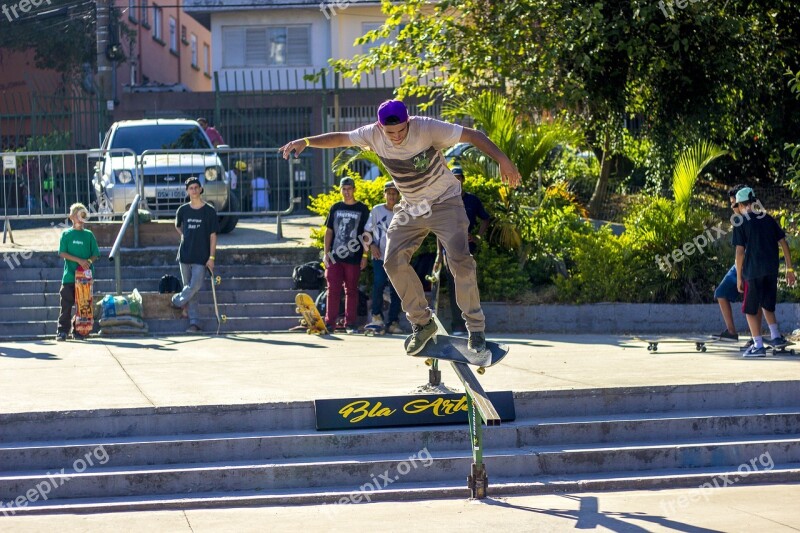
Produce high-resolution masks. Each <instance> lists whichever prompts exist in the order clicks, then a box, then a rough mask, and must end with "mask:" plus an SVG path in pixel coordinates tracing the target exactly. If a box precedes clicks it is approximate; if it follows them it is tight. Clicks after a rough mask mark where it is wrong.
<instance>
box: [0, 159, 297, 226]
mask: <svg viewBox="0 0 800 533" xmlns="http://www.w3.org/2000/svg"><path fill="white" fill-rule="evenodd" d="M3 163H4V165H3V166H4V169H3V173H2V175H0V176H2V179H1V180H0V187H1V188H2V190H0V210H1V211H0V212H2V216H3V217H4V219H5V228H6V229H7V230H8V231H10V221H11V220H15V219H63V218H66V217H67V216H69V206H70V205H71V204H73V203H75V202H82V203H84V204H85V205H86V206H87V209H88V210H89V215H90V216H91V217H96V219H97V220H111V219H113V218H115V217H116V218H119V217H122V216H123V215H124V214H125V213H126V212H127V211H128V210H129V208H130V206H131V205H132V203H133V199H134V198H135V197H136V196H137V195H138V196H139V207H140V208H142V209H145V210H147V211H149V212H150V213H151V215H152V216H153V218H164V217H172V216H174V215H175V212H176V211H177V209H178V207H179V206H180V205H181V204H183V203H185V202H186V201H188V198H187V197H186V189H185V186H184V182H185V181H186V179H187V178H189V177H190V176H195V177H198V178H200V180H201V182H202V183H203V186H204V199H205V200H206V201H208V202H209V203H211V204H212V205H213V206H214V207H215V209H216V210H217V212H218V213H219V215H220V217H221V219H220V223H221V224H222V225H223V226H224V227H222V228H221V231H222V232H223V233H225V232H227V231H230V230H231V229H233V227H234V226H235V224H236V222H237V220H238V218H239V217H243V216H275V217H277V225H278V237H279V238H280V237H281V236H282V235H281V217H282V216H286V215H289V214H291V213H292V212H293V211H294V209H295V206H296V205H297V204H298V203H299V202H301V201H302V199H299V198H296V197H295V194H296V191H301V193H302V192H310V187H309V186H308V184H309V183H310V176H309V175H308V171H307V170H306V168H307V164H306V162H305V161H302V160H297V159H291V160H289V161H286V160H284V159H283V158H282V157H281V156H280V154H279V153H278V149H277V148H241V149H234V148H228V147H219V148H215V149H164V150H146V151H144V152H142V153H141V154H140V155H137V154H136V153H135V152H134V151H132V150H127V149H115V150H99V149H98V150H68V151H50V152H13V153H5V154H3ZM226 230H227V231H226Z"/></svg>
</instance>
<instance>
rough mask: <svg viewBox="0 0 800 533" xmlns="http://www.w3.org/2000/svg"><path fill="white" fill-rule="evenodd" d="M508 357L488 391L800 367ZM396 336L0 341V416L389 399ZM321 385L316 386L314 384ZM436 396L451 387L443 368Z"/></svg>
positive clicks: (413, 366) (594, 345) (622, 356)
mask: <svg viewBox="0 0 800 533" xmlns="http://www.w3.org/2000/svg"><path fill="white" fill-rule="evenodd" d="M492 338H493V339H494V340H498V341H501V342H505V343H508V344H509V345H510V347H511V352H510V353H509V355H508V357H506V359H505V360H504V361H503V362H502V363H501V364H499V365H497V366H496V367H493V368H490V369H489V370H488V371H487V372H486V374H485V375H484V376H482V377H481V378H480V380H481V383H482V384H483V385H484V388H485V389H486V390H513V391H536V390H549V389H573V388H574V389H587V388H602V387H618V386H641V385H680V384H696V383H731V382H741V381H781V380H786V379H792V377H793V376H797V375H798V369H800V356H790V355H784V356H780V357H768V358H765V359H744V358H742V357H741V355H740V352H739V351H738V348H737V346H736V345H729V344H724V345H722V344H716V345H715V344H712V345H709V347H708V352H706V353H700V352H696V351H695V347H694V344H690V343H687V344H662V345H660V346H659V351H658V352H657V353H651V352H648V351H647V349H646V343H643V342H641V341H637V340H633V339H631V338H630V337H619V336H612V335H577V336H576V335H557V334H548V335H537V336H536V337H530V336H525V335H502V336H497V337H492ZM402 343H403V336H402V335H395V336H385V337H364V336H362V335H338V334H337V335H331V336H325V337H317V336H313V335H306V334H305V333H304V332H301V333H268V334H235V335H229V336H219V337H217V336H214V335H211V336H208V335H201V336H174V337H163V338H155V337H145V338H115V339H104V338H93V339H90V340H88V341H85V342H79V341H69V342H66V343H56V342H55V341H54V340H39V341H19V342H12V343H9V342H4V341H0V391H3V402H2V404H1V405H0V412H5V413H11V412H31V411H57V410H67V409H93V408H115V407H116V408H120V407H148V406H157V407H162V406H180V405H201V404H209V405H214V404H236V403H259V402H273V401H293V400H311V399H319V398H347V397H355V396H370V395H395V394H407V393H410V392H413V391H414V390H415V389H416V388H417V387H419V386H421V385H424V384H425V383H427V377H428V370H427V367H426V366H425V365H424V360H423V359H421V358H416V357H408V356H407V355H405V352H404V350H403V345H402ZM323 377H324V379H322V378H323ZM442 379H443V381H444V384H445V385H447V386H450V387H451V388H453V389H458V387H457V385H458V386H460V382H458V379H457V377H456V376H455V374H454V373H453V370H452V369H451V368H450V367H449V365H447V364H443V365H442Z"/></svg>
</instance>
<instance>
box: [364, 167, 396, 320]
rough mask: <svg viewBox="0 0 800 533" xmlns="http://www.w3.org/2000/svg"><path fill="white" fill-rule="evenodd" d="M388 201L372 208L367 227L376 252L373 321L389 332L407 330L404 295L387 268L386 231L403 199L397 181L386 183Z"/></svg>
mask: <svg viewBox="0 0 800 533" xmlns="http://www.w3.org/2000/svg"><path fill="white" fill-rule="evenodd" d="M383 196H384V198H385V199H386V203H384V204H378V205H376V206H375V207H373V208H372V211H371V212H370V214H369V219H368V220H367V225H366V226H365V227H364V230H365V231H367V232H369V233H370V234H371V235H372V242H371V243H370V245H369V251H370V254H371V255H372V322H371V323H370V325H374V326H378V327H383V326H384V325H386V331H387V332H388V333H403V330H402V328H401V327H400V321H399V317H400V296H398V295H397V291H396V290H394V287H393V286H392V284H391V283H390V282H389V277H388V276H387V275H386V269H385V268H383V257H384V255H385V254H386V232H387V231H388V229H389V224H390V223H391V222H392V216H393V215H394V206H395V205H397V202H399V201H400V193H399V192H398V191H397V186H396V185H395V184H394V182H393V181H388V182H386V184H385V185H384V186H383ZM387 285H388V286H389V314H388V316H387V319H388V320H387V322H384V321H383V290H384V288H386V286H387Z"/></svg>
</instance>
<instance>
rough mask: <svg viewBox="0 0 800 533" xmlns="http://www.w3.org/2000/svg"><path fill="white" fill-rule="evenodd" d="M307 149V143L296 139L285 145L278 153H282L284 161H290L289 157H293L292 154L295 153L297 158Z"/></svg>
mask: <svg viewBox="0 0 800 533" xmlns="http://www.w3.org/2000/svg"><path fill="white" fill-rule="evenodd" d="M305 149H306V142H305V141H304V140H303V139H296V140H294V141H292V142H290V143H287V144H284V145H283V146H281V147H280V148H279V149H278V151H279V152H280V153H281V155H282V156H283V158H284V159H289V156H290V155H292V152H294V156H295V157H298V156H299V155H300V154H301V153H303V150H305Z"/></svg>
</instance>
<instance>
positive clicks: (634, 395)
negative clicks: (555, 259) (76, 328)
mask: <svg viewBox="0 0 800 533" xmlns="http://www.w3.org/2000/svg"><path fill="white" fill-rule="evenodd" d="M294 319H295V323H296V317H295V318H294ZM303 336H304V334H301V333H298V337H300V338H301V339H302V337H303ZM88 342H97V343H102V342H103V339H102V338H98V339H92V340H90V341H88ZM798 396H800V381H794V380H792V381H779V382H760V381H754V382H743V383H717V384H696V385H681V386H671V385H670V386H647V387H613V388H607V389H567V390H544V391H525V392H516V393H514V408H515V411H516V415H517V421H516V422H514V423H513V424H503V425H502V426H499V427H500V428H506V427H512V426H513V427H515V429H514V431H519V432H524V431H528V430H527V429H518V427H519V426H520V425H521V424H523V422H524V425H525V427H530V428H533V429H535V430H536V431H538V432H539V433H538V434H534V435H531V436H530V437H528V438H532V439H538V438H546V437H547V435H550V437H547V438H555V439H561V438H562V437H560V436H558V434H557V433H554V432H555V431H556V429H558V427H559V425H561V426H562V427H563V431H562V435H565V436H564V437H563V439H564V441H565V442H584V441H585V439H583V440H579V441H575V440H573V439H574V438H575V437H570V438H567V435H570V434H571V428H575V427H580V426H581V425H582V424H589V425H592V424H600V425H599V426H595V429H592V431H598V432H599V433H600V434H602V433H603V432H605V431H612V427H613V428H625V427H626V425H632V427H635V424H641V423H643V422H646V421H648V420H653V421H657V422H658V423H666V424H683V423H684V422H685V421H684V420H683V419H687V418H708V419H709V422H707V423H706V424H707V425H706V427H707V428H711V429H708V431H726V430H725V428H724V427H723V426H724V425H726V424H728V425H730V427H731V428H732V429H731V431H735V430H736V428H738V427H748V426H746V425H745V426H739V424H741V422H742V417H747V418H748V419H749V418H750V417H756V418H758V417H760V416H766V417H767V418H772V417H773V416H776V417H778V416H786V417H791V416H794V414H795V413H797V412H800V398H798ZM699 398H702V399H703V400H702V401H700V400H699ZM729 417H739V418H738V419H737V418H733V419H729ZM671 419H675V421H672V420H671ZM765 420H766V418H765ZM603 423H607V424H606V425H602V424H603ZM693 423H694V422H692V424H693ZM748 423H750V422H749V421H748ZM770 423H771V422H770ZM763 427H766V426H763ZM0 428H3V431H0V443H2V442H17V443H21V442H41V441H71V440H80V439H127V438H140V437H147V436H154V435H155V436H159V435H209V434H226V433H251V432H263V431H277V430H281V431H295V432H305V434H310V433H316V425H315V412H314V404H313V402H311V401H299V402H279V403H264V404H242V405H198V406H186V407H184V406H175V407H157V408H156V407H153V408H132V409H93V410H85V411H56V412H43V413H0ZM537 428H538V429H537ZM551 428H552V429H551ZM715 428H716V429H715ZM698 429H699V426H698ZM376 431H378V430H376ZM380 431H389V430H380ZM613 431H620V430H619V429H613ZM668 431H671V429H670V430H668ZM772 431H774V430H769V432H772ZM493 432H495V428H492V429H491V430H489V431H487V432H486V435H487V438H494V437H490V436H489V435H490V434H491V433H493ZM756 432H759V433H765V432H767V430H757V431H756ZM588 433H589V431H588V430H581V431H580V432H578V433H575V435H576V436H577V435H582V434H588ZM334 434H335V435H346V432H336V433H334ZM726 434H729V433H726ZM595 440H596V441H598V442H600V441H602V439H599V438H598V439H595ZM545 442H547V441H545Z"/></svg>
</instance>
